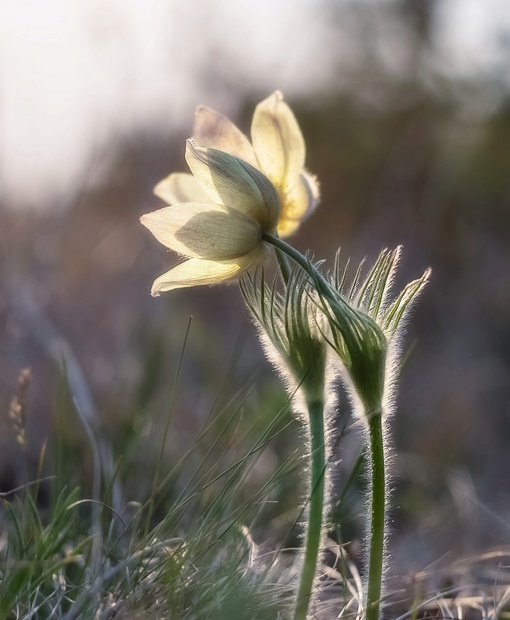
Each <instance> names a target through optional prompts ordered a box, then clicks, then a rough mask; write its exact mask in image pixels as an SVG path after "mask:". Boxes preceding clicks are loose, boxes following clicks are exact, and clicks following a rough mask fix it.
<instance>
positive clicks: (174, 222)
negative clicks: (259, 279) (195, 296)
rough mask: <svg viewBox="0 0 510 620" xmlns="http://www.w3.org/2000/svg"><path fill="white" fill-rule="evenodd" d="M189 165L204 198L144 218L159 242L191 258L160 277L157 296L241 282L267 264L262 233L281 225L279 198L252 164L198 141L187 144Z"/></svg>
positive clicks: (153, 291) (190, 141) (156, 289)
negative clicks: (242, 278)
mask: <svg viewBox="0 0 510 620" xmlns="http://www.w3.org/2000/svg"><path fill="white" fill-rule="evenodd" d="M186 161H187V163H188V166H189V167H190V170H191V172H192V173H193V176H191V175H189V176H190V178H191V179H193V180H194V182H196V184H197V186H198V187H199V188H200V192H201V198H202V200H199V201H197V202H194V201H192V202H184V203H181V204H174V205H173V206H171V207H165V208H163V209H159V210H158V211H154V212H152V213H147V214H146V215H144V216H142V218H141V222H142V224H143V225H144V226H146V227H147V228H148V229H149V230H150V231H151V232H152V234H153V235H154V236H155V237H156V239H157V240H158V241H160V242H161V243H162V244H163V245H164V246H166V247H167V248H169V249H171V250H173V251H174V252H177V253H178V254H180V255H181V256H183V257H185V258H187V259H188V260H187V261H185V262H183V263H181V264H179V265H177V266H176V267H174V268H173V269H171V270H170V271H167V272H166V273H164V274H163V275H162V276H160V277H159V278H157V279H156V280H155V281H154V284H153V286H152V291H151V292H152V295H159V293H160V292H162V291H170V290H173V289H177V288H185V287H190V286H199V285H202V284H217V283H220V282H225V281H228V280H232V279H236V278H238V277H239V276H241V275H242V274H243V273H244V272H245V271H247V270H248V269H250V267H252V266H254V265H257V264H259V263H262V262H263V261H264V259H265V257H266V254H267V247H266V245H265V243H264V242H263V241H262V238H261V237H262V234H263V233H274V232H275V230H276V226H277V223H278V215H279V199H278V194H277V192H276V190H275V188H274V187H273V185H272V183H271V182H270V181H269V180H268V179H267V178H266V177H265V176H264V175H263V174H262V173H261V172H260V171H259V170H257V169H256V168H254V167H253V166H252V165H250V164H249V163H247V162H246V161H244V160H242V159H239V158H238V157H234V156H232V155H229V154H227V153H224V152H222V151H218V150H216V149H212V148H201V147H198V146H196V145H195V144H194V143H193V141H192V140H188V142H187V144H186Z"/></svg>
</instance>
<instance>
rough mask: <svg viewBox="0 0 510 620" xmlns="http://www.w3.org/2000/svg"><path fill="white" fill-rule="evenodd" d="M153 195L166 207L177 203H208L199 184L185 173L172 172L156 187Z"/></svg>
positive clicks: (206, 195)
mask: <svg viewBox="0 0 510 620" xmlns="http://www.w3.org/2000/svg"><path fill="white" fill-rule="evenodd" d="M154 193H155V194H156V196H157V197H158V198H161V200H163V201H164V202H166V204H168V205H175V204H178V203H179V202H210V198H209V196H208V194H207V193H206V192H204V190H203V189H202V186H201V185H200V183H199V182H198V181H197V180H196V179H195V177H194V176H193V175H192V174H188V173H187V172H173V173H172V174H171V175H170V176H167V177H166V178H165V179H163V180H162V181H160V182H159V183H158V184H157V185H156V187H155V188H154Z"/></svg>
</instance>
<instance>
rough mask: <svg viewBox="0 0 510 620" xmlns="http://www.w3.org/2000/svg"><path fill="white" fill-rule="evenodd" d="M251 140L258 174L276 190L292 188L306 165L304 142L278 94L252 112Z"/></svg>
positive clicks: (294, 120)
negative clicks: (265, 178) (261, 173)
mask: <svg viewBox="0 0 510 620" xmlns="http://www.w3.org/2000/svg"><path fill="white" fill-rule="evenodd" d="M251 140H252V143H253V148H254V149H255V154H256V155H257V159H258V161H259V164H260V167H261V170H262V171H263V172H264V173H265V174H266V175H267V176H268V177H269V178H270V180H271V181H272V182H273V183H274V184H275V185H276V187H277V188H278V189H279V188H280V187H284V186H287V187H292V186H294V184H295V183H296V182H297V180H298V178H299V174H300V172H301V169H302V168H303V166H304V164H305V153H306V151H305V141H304V139H303V135H302V133H301V130H300V129H299V125H298V123H297V120H296V117H295V116H294V114H293V113H292V111H291V109H290V108H289V106H288V105H287V104H286V103H285V102H284V101H283V97H282V94H281V93H280V92H276V93H273V94H272V95H271V96H270V97H268V98H267V99H264V101H262V102H261V103H259V104H258V105H257V107H256V108H255V112H254V114H253V121H252V126H251Z"/></svg>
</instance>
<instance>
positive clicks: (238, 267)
mask: <svg viewBox="0 0 510 620" xmlns="http://www.w3.org/2000/svg"><path fill="white" fill-rule="evenodd" d="M264 257H265V251H264V249H263V246H259V247H258V248H256V249H255V250H253V251H252V252H249V253H247V254H245V255H244V256H239V257H238V258H235V259H233V260H228V261H210V260H201V259H199V258H192V259H190V260H187V261H186V262H184V263H181V264H180V265H177V267H174V268H173V269H170V271H167V272H166V273H164V274H163V275H161V276H159V278H157V279H156V280H155V281H154V284H153V285H152V289H151V295H154V296H155V297H157V296H158V295H159V294H160V293H162V292H164V291H172V290H174V289H177V288H188V287H190V286H201V285H204V284H219V283H221V282H227V281H228V280H234V279H236V278H239V277H240V276H242V275H243V273H244V272H245V271H247V270H248V269H250V267H252V266H254V265H256V264H258V263H259V262H262V261H263V259H264Z"/></svg>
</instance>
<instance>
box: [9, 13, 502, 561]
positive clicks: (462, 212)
mask: <svg viewBox="0 0 510 620" xmlns="http://www.w3.org/2000/svg"><path fill="white" fill-rule="evenodd" d="M320 6H321V8H320V10H322V11H326V10H327V11H330V15H331V20H345V19H351V20H352V23H353V25H355V27H356V28H357V29H358V31H357V33H358V38H359V41H360V42H361V43H360V46H361V48H362V49H363V50H364V52H363V54H361V55H360V56H359V57H358V60H357V63H356V64H355V65H354V66H353V67H351V69H350V71H349V72H346V71H345V70H341V69H340V59H339V70H338V74H337V75H333V76H332V77H331V81H330V83H329V85H328V87H327V89H324V90H323V91H321V92H316V93H313V94H312V93H310V94H309V95H308V96H301V97H293V98H290V97H287V100H288V102H289V104H290V105H291V107H292V109H293V110H294V112H295V114H296V116H297V118H298V120H299V122H300V125H301V128H302V130H303V134H304V136H305V139H306V143H307V166H308V168H309V169H310V170H311V171H312V172H313V173H315V174H316V175H317V176H318V178H319V180H320V183H321V188H322V202H321V205H320V207H319V209H318V210H317V211H316V213H315V214H314V215H313V216H312V217H311V218H310V220H309V221H307V222H306V223H305V224H304V225H303V226H302V228H301V229H300V231H299V234H297V235H296V236H295V237H294V238H293V239H292V241H293V243H294V244H295V245H296V246H297V247H298V248H299V249H300V250H302V251H306V250H308V249H309V250H311V251H312V252H313V253H314V255H315V257H316V258H317V259H323V258H324V259H327V260H328V263H329V264H331V263H332V259H333V256H334V253H335V251H336V250H337V248H338V247H340V246H341V248H342V253H343V255H344V256H350V257H351V258H352V261H353V262H354V263H355V264H356V263H357V262H359V261H360V260H361V259H362V258H363V257H365V256H367V257H368V259H369V260H375V258H376V257H377V254H378V252H379V250H380V249H382V248H383V247H394V246H396V245H399V244H403V245H404V254H403V260H402V264H401V266H400V271H399V278H398V282H397V286H398V284H405V283H406V282H407V281H409V280H411V279H413V278H415V277H418V276H419V275H421V273H422V272H423V270H424V269H425V268H426V267H428V266H430V267H432V278H431V281H430V283H429V286H428V287H427V289H426V291H425V294H424V295H423V297H422V298H421V300H420V303H419V305H418V306H417V307H416V310H415V312H414V316H413V319H412V322H411V324H410V326H409V329H408V333H407V336H406V346H407V347H408V348H409V350H410V353H409V356H408V358H407V361H406V365H405V368H404V372H403V376H402V380H401V386H400V393H399V399H398V411H397V414H396V416H395V418H394V419H393V421H392V434H393V438H394V445H395V462H394V470H395V476H394V502H395V509H394V517H393V527H394V534H393V536H392V544H391V546H392V552H393V557H394V560H395V562H394V566H395V568H396V571H397V572H398V571H400V570H404V569H405V567H407V566H412V567H414V568H419V569H422V568H425V567H426V566H428V565H429V563H432V562H434V561H436V560H437V559H439V558H441V557H442V556H443V555H444V554H447V553H448V552H452V554H451V557H456V556H462V555H463V554H468V553H470V552H474V551H479V550H482V549H486V548H489V547H491V546H500V545H504V544H506V543H507V541H508V539H509V535H510V525H509V524H510V519H509V516H510V485H509V482H508V480H509V472H510V449H509V448H508V446H509V444H510V381H509V377H510V319H509V317H510V278H509V265H510V211H509V208H510V204H509V200H510V174H509V171H510V149H509V144H510V101H509V100H508V96H507V92H506V87H505V85H504V82H503V81H502V82H501V83H499V82H498V79H499V76H498V75H493V76H491V79H490V84H488V83H487V82H486V81H484V80H485V79H486V78H484V76H479V77H478V78H477V79H461V78H459V79H458V80H454V79H452V78H447V77H445V76H444V75H440V74H439V73H438V72H436V73H434V71H432V70H431V69H430V66H429V64H427V59H428V58H429V56H430V54H431V42H430V41H431V29H432V28H433V27H434V19H433V17H434V9H435V3H432V2H430V3H428V2H411V1H408V2H396V3H388V5H387V6H386V9H383V8H377V7H376V6H374V5H371V4H370V3H364V4H362V6H361V8H359V9H357V10H355V9H353V8H351V10H350V12H345V11H344V12H342V10H340V9H338V10H334V9H332V8H331V7H329V6H327V5H320ZM318 10H319V9H318ZM397 18H398V23H399V27H400V28H401V29H403V30H400V31H399V33H400V36H404V35H405V37H406V41H410V42H411V43H410V44H408V45H407V48H406V49H407V55H406V63H405V65H406V70H405V72H400V73H398V74H395V73H392V72H389V71H388V70H387V69H385V67H384V65H383V63H382V60H381V58H380V57H379V56H378V54H377V50H374V49H373V47H374V46H373V42H374V40H375V39H373V38H372V35H373V31H374V28H375V27H376V25H377V24H379V25H381V24H382V25H384V24H386V25H387V26H388V28H390V27H391V25H392V24H393V23H394V20H395V19H397ZM344 25H345V24H344ZM381 27H382V26H381ZM503 44H504V41H503V42H502V45H503ZM334 53H335V52H334V51H332V54H334ZM231 62H232V63H235V59H232V60H231ZM230 75H231V73H230V71H229V65H228V62H227V63H225V62H224V63H222V64H219V65H218V66H216V67H215V73H213V74H209V75H208V80H210V81H211V84H214V88H216V89H221V90H222V91H225V92H226V93H230V96H235V97H237V98H238V99H239V101H242V106H241V109H242V112H241V114H240V115H239V117H238V118H235V119H234V120H235V121H236V122H237V123H238V125H239V126H240V127H241V128H242V129H243V130H244V131H246V132H248V131H249V123H250V118H251V114H252V111H253V108H254V105H256V103H257V102H258V101H260V100H261V99H262V98H264V97H266V96H267V95H268V94H269V93H270V92H271V91H270V90H269V91H268V90H267V89H266V90H262V89H258V90H254V89H252V88H250V87H247V86H246V85H245V84H241V83H240V82H237V81H235V80H232V79H231V77H229V76H230ZM276 78H277V76H275V80H276ZM277 86H278V85H277V84H275V87H277ZM489 87H490V88H489ZM491 93H492V94H491ZM494 93H495V94H494ZM284 94H285V93H284ZM489 94H490V96H491V97H492V100H490V101H489V102H488V103H487V101H486V100H485V99H484V96H486V95H487V96H489ZM480 102H483V105H482V104H481V103H480ZM203 103H205V104H208V103H209V102H208V101H203ZM192 115H193V110H192V109H190V111H189V123H188V124H186V125H184V126H182V128H181V130H180V131H179V132H176V134H175V136H174V137H173V139H171V140H167V139H166V138H165V139H164V140H163V139H162V138H161V136H160V134H159V132H158V130H157V128H153V129H150V130H149V129H148V130H147V131H143V132H141V131H139V132H138V133H136V135H131V136H128V137H122V138H119V139H118V140H117V141H116V143H115V144H114V145H113V146H112V148H111V152H110V151H109V152H108V156H109V157H113V159H114V161H115V163H114V164H113V165H111V166H110V168H109V173H108V174H107V175H106V176H105V175H103V176H104V178H103V179H102V181H101V182H100V183H95V185H94V187H90V186H89V185H87V182H86V180H87V178H86V177H87V171H84V181H83V184H82V186H80V187H78V188H76V191H74V192H73V193H72V194H70V195H68V196H67V197H66V199H65V200H62V204H61V205H58V206H57V208H54V209H51V210H47V211H45V210H42V209H38V210H37V211H34V210H31V209H20V208H19V209H17V210H11V209H9V204H7V203H4V204H2V205H1V212H0V218H1V220H0V239H1V243H2V259H1V263H0V277H1V289H0V329H1V331H0V397H1V402H2V403H3V409H4V412H5V414H4V416H0V417H1V418H2V419H1V422H0V428H1V429H2V432H1V436H0V437H1V439H0V442H1V445H0V455H1V458H0V461H1V462H0V467H1V471H2V472H3V475H0V482H1V484H2V485H3V489H2V490H8V488H9V487H10V486H12V485H15V484H17V482H18V480H19V479H21V478H22V475H21V474H20V462H21V457H20V451H19V450H18V448H17V447H16V444H15V442H14V437H13V433H12V430H11V427H10V423H9V420H8V416H7V412H8V407H9V401H10V398H11V396H12V395H13V394H14V393H15V392H16V389H17V384H16V381H17V375H18V372H19V370H20V369H21V368H23V367H26V366H29V367H31V369H32V373H33V379H32V384H31V391H30V396H29V403H28V410H27V416H28V417H27V425H28V437H29V447H28V450H29V453H30V455H31V458H32V460H33V461H34V462H36V461H37V458H38V454H39V452H40V449H41V446H42V444H43V443H44V441H45V440H46V439H47V438H49V439H50V445H51V438H52V436H53V434H54V422H55V401H56V396H55V394H56V385H57V384H58V374H59V372H58V367H59V360H61V359H62V358H63V357H66V356H67V359H68V358H69V356H71V357H72V358H73V359H75V360H76V361H77V363H78V364H79V365H80V367H81V368H82V370H83V377H82V379H83V385H85V386H86V390H88V391H89V392H90V394H91V396H92V397H93V400H94V402H95V405H96V406H97V411H98V412H99V416H100V419H101V425H102V426H103V428H104V432H107V433H108V434H110V435H111V436H112V437H115V436H116V435H117V441H119V439H118V438H119V437H122V432H124V430H125V425H126V424H128V422H127V421H126V420H128V419H131V418H130V417H129V416H130V415H131V413H132V412H133V411H135V410H142V409H143V410H146V411H149V412H151V411H157V410H158V408H159V409H161V407H162V406H164V402H165V398H166V396H165V395H167V393H168V390H169V386H170V383H171V381H172V378H173V375H174V372H175V366H176V363H177V362H176V360H177V359H178V356H179V351H180V348H181V346H182V342H183V337H184V333H185V331H186V326H187V323H188V318H189V316H190V315H193V325H192V328H191V334H190V338H189V341H188V346H187V352H186V357H185V363H184V366H183V371H182V380H181V384H180V389H179V394H178V397H177V401H176V403H177V404H176V413H175V425H174V427H173V428H174V432H173V434H172V437H171V438H170V440H169V447H168V453H169V458H170V459H171V458H172V454H173V451H177V452H178V450H179V449H181V447H182V446H183V445H186V443H187V442H191V441H192V437H193V434H194V432H196V430H197V428H198V426H199V424H200V420H201V417H202V416H203V412H204V411H205V410H206V409H207V407H208V403H210V402H211V401H212V400H213V399H214V395H215V393H216V391H217V387H218V385H219V384H220V383H221V382H222V381H223V379H224V377H225V376H226V374H227V373H228V368H229V363H230V362H229V360H231V359H232V356H233V355H236V353H235V351H236V347H238V346H239V343H240V342H244V346H243V348H242V351H241V352H240V355H239V360H238V362H237V363H236V365H235V366H236V368H235V370H234V372H233V375H232V377H231V379H230V384H231V386H232V387H231V389H232V390H235V386H236V385H241V384H242V383H243V382H244V381H246V380H247V379H248V378H249V377H250V376H252V374H253V373H254V372H257V379H256V388H255V391H254V393H253V394H252V395H251V400H250V405H249V406H250V408H251V412H252V414H253V415H258V413H260V415H261V420H263V419H266V418H267V417H268V416H270V415H271V408H277V407H278V406H279V405H280V404H281V403H282V402H283V401H284V398H285V397H284V394H283V390H282V389H281V388H280V387H279V384H278V380H277V378H276V377H275V376H274V375H273V373H272V371H271V368H270V366H269V364H268V363H267V362H266V361H265V360H264V358H263V355H262V353H261V351H260V347H259V345H258V342H257V339H256V336H255V334H254V330H253V328H252V327H251V325H250V322H249V317H248V314H247V312H246V310H245V309H244V308H243V306H242V303H241V299H240V295H239V292H238V290H237V287H236V285H231V286H228V287H215V288H211V289H203V290H190V291H177V292H174V293H171V294H166V295H163V296H162V297H160V298H158V299H152V298H151V297H150V295H149V290H150V285H151V282H152V280H153V279H154V278H155V277H157V276H158V275H159V274H160V273H162V272H163V271H164V270H166V269H167V268H168V266H169V265H170V264H173V263H174V262H175V261H176V257H175V256H173V255H168V254H166V253H165V250H164V248H162V247H161V246H159V244H158V243H157V242H156V241H155V240H154V239H153V238H152V237H151V236H150V235H149V234H148V233H147V231H146V230H145V229H143V227H142V226H140V224H139V222H138V219H139V217H140V215H142V214H143V213H145V212H148V211H151V210H154V209H156V208H159V207H160V206H162V205H161V204H160V203H159V201H158V200H157V199H156V198H155V197H154V196H153V195H152V193H151V192H152V187H153V186H154V185H155V184H156V182H158V181H159V180H160V179H161V178H162V177H163V176H166V175H167V174H168V173H169V172H170V171H178V170H182V171H184V170H185V162H184V158H183V153H184V139H185V138H187V137H188V136H189V135H190V133H191V131H192ZM27 182H28V181H27ZM64 203H65V204H64ZM80 381H81V379H80ZM80 381H78V383H80ZM80 385H81V384H80ZM77 398H78V396H77ZM261 424H262V421H261ZM177 431H178V432H177ZM71 435H72V438H70V440H69V441H72V442H75V443H76V445H79V444H80V441H82V435H83V433H82V431H81V430H80V426H79V423H78V422H76V430H75V431H73V432H72V433H71ZM114 441H115V439H114ZM281 441H282V445H281V446H280V445H278V446H275V448H274V450H273V453H272V454H271V455H270V456H268V457H267V459H266V461H265V462H266V463H267V468H268V472H269V471H270V469H271V464H273V465H274V464H275V463H276V462H278V459H279V458H281V457H283V455H284V454H286V453H287V452H288V451H289V450H290V447H289V446H288V445H287V443H289V444H290V445H292V443H293V442H297V439H296V436H295V434H293V433H289V434H288V435H285V437H284V439H282V440H281ZM283 444H285V445H283ZM73 445H74V444H73ZM343 449H344V452H343V453H342V452H341V455H343V456H344V464H343V467H344V468H345V470H347V469H348V466H349V463H350V459H351V458H352V456H353V448H352V446H349V445H347V446H345V447H344V448H343ZM341 450H342V448H341ZM85 458H86V457H85ZM139 458H140V457H139ZM266 473H267V472H266ZM259 474H260V475H261V476H263V475H265V473H264V472H259ZM132 483H133V484H135V483H134V482H133V481H132ZM133 493H135V494H136V491H135V490H134V491H133ZM287 501H290V500H287ZM282 503H284V502H283V500H282ZM362 510H363V506H362V504H361V503H359V504H353V511H354V512H356V511H362ZM353 531H354V535H356V529H354V530H353ZM449 557H450V556H449Z"/></svg>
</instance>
